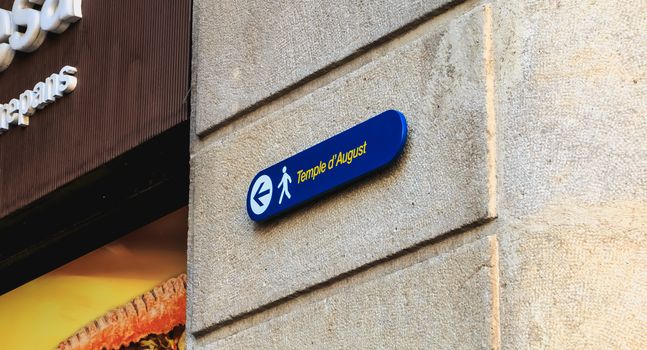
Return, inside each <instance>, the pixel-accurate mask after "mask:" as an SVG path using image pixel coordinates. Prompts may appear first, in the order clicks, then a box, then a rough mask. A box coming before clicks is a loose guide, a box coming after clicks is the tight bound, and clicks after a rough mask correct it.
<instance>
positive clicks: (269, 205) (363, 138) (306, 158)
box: [247, 110, 407, 221]
mask: <svg viewBox="0 0 647 350" xmlns="http://www.w3.org/2000/svg"><path fill="white" fill-rule="evenodd" d="M406 139H407V121H406V119H405V117H404V115H403V114H402V113H400V112H398V111H395V110H389V111H386V112H384V113H381V114H379V115H377V116H375V117H373V118H371V119H369V120H367V121H365V122H363V123H361V124H358V125H356V126H354V127H352V128H350V129H348V130H346V131H344V132H342V133H340V134H337V135H335V136H333V137H331V138H329V139H327V140H325V141H323V142H321V143H319V144H317V145H315V146H312V147H310V148H308V149H307V150H305V151H302V152H300V153H297V154H295V155H293V156H292V157H290V158H288V159H285V160H283V161H282V162H279V163H277V164H275V165H272V166H271V167H269V168H267V169H265V170H263V171H261V172H259V173H258V174H256V176H255V177H254V180H252V183H251V184H250V186H249V190H248V191H247V213H248V214H249V217H250V218H252V220H254V221H264V220H267V219H270V218H272V217H274V216H276V215H279V214H281V213H283V212H285V211H288V210H290V209H292V208H295V207H297V206H299V205H301V204H303V203H305V202H308V201H310V200H312V199H314V198H317V197H319V196H321V195H323V194H325V193H326V192H329V191H332V190H334V189H335V188H338V187H340V186H343V185H346V184H348V183H349V182H351V181H354V180H357V179H358V178H360V177H362V176H364V175H366V174H369V173H371V172H373V171H375V170H378V169H380V168H382V167H384V166H386V165H387V164H389V163H391V162H392V161H393V160H395V159H396V158H397V157H398V156H399V155H400V153H401V152H402V149H403V148H404V143H405V141H406Z"/></svg>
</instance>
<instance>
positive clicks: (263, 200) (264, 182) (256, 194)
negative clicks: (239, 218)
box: [249, 175, 272, 215]
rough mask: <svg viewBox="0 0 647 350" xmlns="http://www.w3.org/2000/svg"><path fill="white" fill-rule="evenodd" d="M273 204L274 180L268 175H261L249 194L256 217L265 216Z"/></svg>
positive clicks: (250, 204)
mask: <svg viewBox="0 0 647 350" xmlns="http://www.w3.org/2000/svg"><path fill="white" fill-rule="evenodd" d="M271 202H272V179H270V177H269V176H267V175H261V176H260V177H259V178H258V179H256V181H254V184H253V185H252V190H251V191H250V192H249V206H250V208H251V209H252V212H253V213H254V214H256V215H261V214H263V213H264V212H265V211H266V210H267V208H269V206H270V203H271Z"/></svg>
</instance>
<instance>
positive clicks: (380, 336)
mask: <svg viewBox="0 0 647 350" xmlns="http://www.w3.org/2000/svg"><path fill="white" fill-rule="evenodd" d="M489 240H490V242H488V241H489ZM489 240H488V239H483V240H481V241H478V242H474V243H471V244H468V245H466V246H463V247H460V248H459V249H457V250H456V251H453V252H449V253H445V254H443V255H440V256H437V257H433V258H431V259H429V260H426V261H423V262H421V263H418V264H416V265H413V266H410V267H408V268H405V269H403V270H400V271H396V272H394V273H391V274H389V275H386V276H382V277H380V278H377V279H375V280H371V281H368V282H365V283H362V284H359V285H355V286H351V287H349V288H347V289H344V290H341V291H340V292H339V294H336V295H332V296H330V297H327V298H325V299H323V300H319V301H317V302H315V303H312V304H308V305H303V307H302V308H299V309H298V310H295V311H293V312H290V313H288V314H285V315H282V316H280V317H277V318H274V319H271V320H269V321H267V322H264V323H261V324H259V325H257V326H255V327H252V328H249V329H246V330H244V331H241V332H239V333H236V334H234V335H232V336H230V337H228V338H224V339H222V340H218V341H216V342H213V343H211V344H206V345H204V346H201V348H204V349H491V346H492V344H493V340H492V339H491V336H490V331H491V330H490V320H491V318H492V310H493V304H492V298H493V295H494V294H495V293H493V288H496V286H493V285H492V280H491V277H490V276H491V273H492V271H493V270H496V267H497V266H496V264H492V263H491V262H492V261H493V260H494V261H495V259H492V258H493V255H495V254H496V247H494V249H493V248H492V245H491V244H490V243H491V242H492V241H493V240H494V239H493V238H490V239H489ZM493 242H494V243H495V244H496V241H493ZM493 250H494V251H493Z"/></svg>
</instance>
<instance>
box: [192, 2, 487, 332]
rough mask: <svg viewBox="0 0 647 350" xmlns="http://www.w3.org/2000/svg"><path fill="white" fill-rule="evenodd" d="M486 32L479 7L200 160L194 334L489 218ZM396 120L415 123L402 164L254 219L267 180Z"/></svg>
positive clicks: (195, 167)
mask: <svg viewBox="0 0 647 350" xmlns="http://www.w3.org/2000/svg"><path fill="white" fill-rule="evenodd" d="M483 27H484V8H483V7H478V8H476V9H474V10H472V11H471V12H469V13H468V14H466V15H464V16H462V17H459V18H457V19H454V20H452V21H450V22H449V23H447V24H445V25H443V26H441V27H438V28H437V30H435V31H433V32H428V33H426V34H424V35H423V36H422V37H420V38H418V39H417V40H415V41H413V42H411V43H410V44H408V45H406V46H404V47H400V48H398V49H396V50H394V51H392V52H390V53H388V54H386V55H385V56H384V57H381V58H379V59H377V60H376V61H374V62H372V63H369V64H367V65H366V66H363V67H362V68H360V69H359V70H357V71H355V72H353V73H352V74H349V75H347V76H344V77H343V78H341V79H339V80H337V81H335V82H333V83H331V84H329V85H327V86H325V87H323V88H321V89H319V90H317V91H315V92H314V93H312V94H310V95H308V96H305V97H304V98H302V99H300V100H298V101H296V102H294V103H293V104H291V105H289V106H287V107H285V108H283V109H281V110H279V111H277V112H275V113H273V114H271V115H268V116H267V117H265V118H263V119H261V120H259V121H257V122H255V123H253V124H251V125H249V126H247V127H245V128H243V129H241V130H238V131H236V132H235V133H233V134H230V135H227V136H226V137H224V138H222V139H220V140H217V141H214V142H213V143H212V144H211V145H209V146H207V147H205V148H203V149H202V150H201V151H200V152H199V153H198V154H196V155H195V156H194V157H193V158H192V162H191V170H192V174H191V177H192V186H193V197H192V205H193V208H192V224H191V233H190V234H191V238H190V245H191V248H190V249H191V252H190V260H189V266H190V283H191V288H190V290H189V292H190V296H189V300H188V302H189V304H190V305H189V310H190V312H189V317H190V319H191V321H190V331H191V332H197V331H200V330H203V329H205V328H206V327H210V326H213V325H216V324H218V323H220V322H223V321H226V320H228V319H229V318H231V317H235V316H237V315H240V314H242V313H245V312H249V311H252V310H255V309H257V308H258V307H261V306H263V305H266V304H268V303H271V302H274V301H276V300H279V299H281V298H284V297H287V296H289V295H291V294H293V293H295V292H297V291H300V290H303V289H306V288H308V287H311V286H312V285H315V284H317V283H321V282H323V281H326V280H328V279H330V278H333V277H335V276H338V275H340V274H343V273H345V272H347V271H350V270H353V269H355V268H358V267H361V266H363V265H366V264H368V263H371V262H373V261H375V260H377V259H380V258H384V257H386V256H388V255H390V254H394V253H397V252H399V251H401V250H402V249H405V248H407V247H411V246H412V245H415V244H417V243H419V242H421V241H425V240H429V239H431V238H434V237H437V236H439V235H441V234H443V233H446V232H449V231H451V230H454V229H458V228H460V227H463V226H465V225H468V224H472V223H475V222H477V221H479V220H483V219H484V218H486V217H488V215H489V214H488V211H487V210H488V209H487V208H488V206H487V204H488V173H487V172H488V170H487V150H486V119H487V117H486V101H485V99H486V96H485V83H484V80H485V68H484V59H485V57H484V56H485V55H484V48H483V36H484V32H483ZM390 108H396V109H399V110H401V111H402V112H403V113H404V114H405V115H406V116H407V117H408V122H409V131H410V133H409V135H410V136H409V140H408V144H407V146H406V149H405V152H404V154H403V156H402V157H401V159H400V160H399V161H398V162H397V164H395V165H394V166H393V167H391V168H389V169H387V170H385V171H382V172H381V173H379V174H378V175H377V176H374V177H372V178H370V179H365V180H363V181H361V182H359V183H356V184H354V185H352V186H350V188H347V189H344V190H342V191H340V192H338V193H336V194H334V195H330V196H327V197H325V198H322V199H321V200H318V201H317V202H315V203H312V204H310V205H307V206H306V207H305V208H302V209H301V210H298V211H296V212H293V213H292V214H290V215H287V216H285V217H282V218H280V219H278V220H276V221H273V222H271V223H268V224H265V225H256V224H254V223H253V222H252V221H251V220H250V219H249V218H248V216H247V214H246V211H245V200H246V194H247V187H248V185H249V181H251V179H252V178H253V176H254V175H255V173H256V172H257V171H259V170H261V169H264V168H265V167H267V166H269V165H272V164H274V163H275V162H278V161H280V160H282V159H284V158H287V157H288V156H290V155H292V154H294V153H296V152H298V151H301V150H303V149H305V148H307V147H309V146H311V145H314V144H316V143H317V142H319V141H321V140H323V139H326V138H327V137H329V136H332V135H334V134H336V133H338V132H340V131H342V130H344V129H346V128H348V127H351V126H353V125H355V124H356V123H358V122H360V121H363V120H365V119H366V118H368V117H371V116H373V115H375V114H377V113H379V112H382V111H384V110H386V109H390ZM368 152H370V150H368Z"/></svg>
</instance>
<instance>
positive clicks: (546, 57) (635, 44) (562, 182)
mask: <svg viewBox="0 0 647 350" xmlns="http://www.w3.org/2000/svg"><path fill="white" fill-rule="evenodd" d="M493 7H494V11H493V13H494V18H495V21H494V23H495V26H494V38H495V40H496V42H495V45H494V46H495V49H496V51H497V53H496V55H495V64H496V72H497V73H496V78H497V83H496V86H497V96H498V98H499V101H498V104H497V119H498V124H499V138H498V139H499V149H500V154H499V164H500V165H501V168H500V173H499V179H500V183H499V188H500V195H499V200H500V201H499V204H498V208H499V214H500V215H499V216H500V217H513V218H514V217H517V218H518V217H520V216H523V215H527V214H532V213H535V212H537V211H538V210H541V209H542V208H543V207H544V206H545V205H546V204H548V203H550V202H554V201H559V200H564V199H569V198H570V199H572V200H574V201H581V202H582V203H589V204H595V203H599V202H604V201H610V200H618V199H619V200H626V199H633V198H641V199H647V60H646V59H645V57H647V30H645V28H646V27H647V17H645V16H644V14H645V13H647V2H646V1H637V2H636V1H629V2H613V1H597V2H591V1H534V2H526V1H499V2H497V3H495V4H494V6H493Z"/></svg>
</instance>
